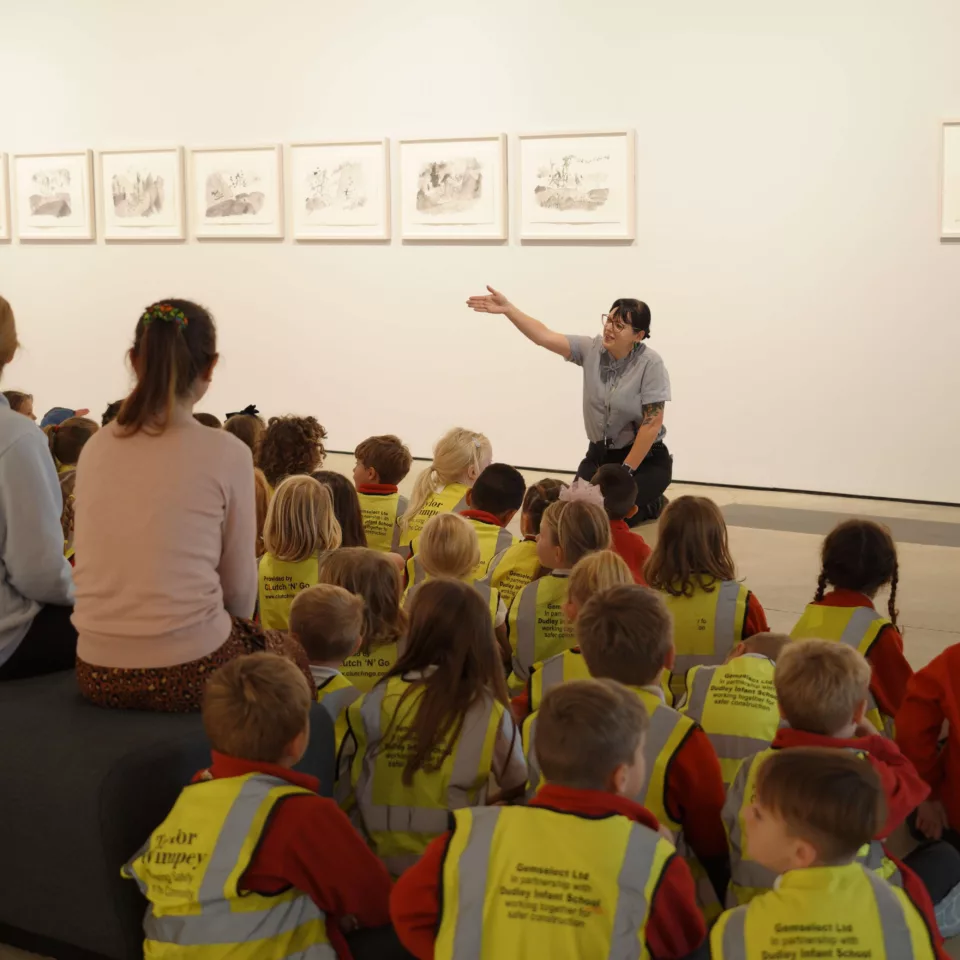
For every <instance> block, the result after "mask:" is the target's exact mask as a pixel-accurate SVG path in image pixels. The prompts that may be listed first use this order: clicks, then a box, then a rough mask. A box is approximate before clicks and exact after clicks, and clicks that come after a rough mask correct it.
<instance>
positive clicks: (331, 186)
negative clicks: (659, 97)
mask: <svg viewBox="0 0 960 960" xmlns="http://www.w3.org/2000/svg"><path fill="white" fill-rule="evenodd" d="M398 147H399V160H398V163H397V168H398V169H397V191H398V193H399V207H400V223H401V237H402V239H404V240H421V241H423V240H425V241H431V240H433V241H458V240H493V241H496V240H501V241H502V240H506V239H508V237H509V232H508V213H507V208H508V203H507V137H506V135H505V134H495V135H491V136H485V137H469V138H467V137H456V138H441V139H433V140H400V141H399V143H398ZM184 153H185V152H184V149H183V148H182V147H166V148H150V149H128V150H101V151H99V152H98V154H97V163H96V171H97V181H98V184H97V189H96V191H94V183H93V181H94V162H93V153H92V151H90V150H79V151H73V152H69V151H68V152H63V153H45V154H14V155H13V157H12V158H11V159H10V160H8V159H7V157H6V155H4V154H0V239H10V237H11V234H12V232H13V231H12V225H11V219H14V218H11V212H12V213H13V214H14V215H15V224H16V226H15V231H16V236H17V237H18V238H19V239H20V240H23V241H64V240H67V241H69V240H77V241H84V240H86V241H89V240H93V239H95V238H96V221H97V216H96V213H95V204H94V195H95V193H96V194H97V195H98V196H99V198H100V218H99V219H100V231H101V234H102V236H103V238H104V239H105V240H108V241H137V240H149V241H157V240H184V239H186V219H187V210H189V213H190V220H191V232H192V235H193V236H194V237H196V238H198V239H204V240H211V239H220V240H230V239H279V238H282V237H283V236H284V235H285V227H284V223H285V216H284V213H285V207H286V202H285V191H284V153H286V159H287V182H288V184H289V188H288V190H287V191H286V193H287V194H288V195H289V196H288V198H287V199H288V200H289V207H290V214H291V222H292V232H293V237H294V239H295V240H304V241H309V240H340V241H351V240H353V241H356V240H368V241H369V240H389V239H390V236H391V189H390V185H391V164H390V141H388V140H356V141H336V142H331V141H324V142H314V143H293V144H290V145H289V146H287V147H286V150H285V149H284V147H283V146H281V145H278V144H271V145H267V146H255V147H216V148H203V149H193V150H190V151H188V152H187V161H188V162H187V163H186V164H185V163H184ZM517 157H518V159H517V171H516V175H517V178H518V179H517V186H516V188H515V193H516V196H517V211H518V216H519V219H520V238H521V239H522V240H567V241H569V240H621V241H629V240H633V239H634V230H635V226H634V220H635V210H634V208H635V195H634V133H633V131H632V130H614V131H602V132H592V133H562V134H561V133H549V134H531V135H526V136H520V137H519V138H518V139H517ZM11 185H12V190H11V189H10V186H11ZM8 196H10V197H11V198H12V199H11V201H10V202H8V200H7V197H8Z"/></svg>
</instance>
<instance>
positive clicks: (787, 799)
mask: <svg viewBox="0 0 960 960" xmlns="http://www.w3.org/2000/svg"><path fill="white" fill-rule="evenodd" d="M884 819H885V811H884V800H883V791H882V789H881V786H880V778H879V776H878V775H877V772H876V770H875V769H874V768H873V767H872V766H871V765H870V763H868V762H867V761H866V760H863V759H859V758H858V757H857V756H856V755H854V754H852V753H849V752H845V751H841V750H824V749H811V748H807V749H796V750H784V751H780V752H777V753H774V754H773V755H772V756H771V757H770V758H769V759H768V760H767V761H766V762H765V763H764V764H763V766H762V767H761V768H760V771H759V773H758V775H757V777H756V783H755V791H754V793H753V794H752V796H751V801H750V803H749V805H748V807H747V811H746V816H745V827H746V834H747V841H748V843H749V845H750V849H751V850H753V851H755V857H756V863H757V865H758V866H762V867H763V868H765V869H766V870H767V871H768V872H769V873H770V875H771V876H778V875H779V878H780V879H779V882H778V884H777V886H776V888H775V889H774V890H771V891H770V892H769V893H765V894H763V895H762V896H760V897H758V898H757V899H755V900H752V901H751V902H750V904H749V905H747V906H741V907H737V908H736V909H734V910H730V911H729V912H727V913H725V914H724V915H723V916H722V917H721V918H720V920H719V922H718V923H717V925H716V926H715V927H714V928H713V930H712V932H711V934H710V947H711V952H710V955H711V957H713V958H715V960H751V958H754V957H761V956H762V957H771V958H772V957H787V956H811V957H812V956H817V955H820V956H831V957H833V956H850V957H872V958H873V960H902V958H907V957H911V958H913V960H933V958H934V957H935V956H937V955H938V953H937V952H935V948H934V942H935V938H936V934H935V932H934V930H932V929H931V928H930V925H929V922H928V921H927V920H926V919H925V918H924V917H923V916H922V915H921V913H920V912H919V911H918V910H917V909H916V907H915V906H914V905H913V904H912V903H911V902H910V900H909V898H908V897H907V896H906V894H905V893H904V891H902V890H898V889H896V888H895V887H893V886H891V885H890V884H888V883H885V882H884V881H883V880H881V879H880V878H879V877H877V875H876V874H874V873H872V872H870V871H869V870H867V869H865V868H864V866H863V865H862V864H861V863H859V862H858V861H857V852H858V850H859V849H860V848H861V847H862V846H864V845H865V844H869V843H870V839H871V838H872V837H873V836H874V835H875V834H876V833H877V832H878V830H879V829H881V824H882V822H883V821H884ZM835 945H836V946H835ZM841 945H843V946H841ZM786 947H789V948H790V950H789V951H788V950H787V949H784V948H786ZM804 947H806V948H807V949H806V950H804V949H803V948H804ZM845 948H846V949H845Z"/></svg>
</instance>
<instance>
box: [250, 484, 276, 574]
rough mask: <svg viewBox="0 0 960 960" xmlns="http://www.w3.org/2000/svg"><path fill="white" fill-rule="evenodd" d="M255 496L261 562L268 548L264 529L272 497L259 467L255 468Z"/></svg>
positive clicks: (257, 552) (258, 557)
mask: <svg viewBox="0 0 960 960" xmlns="http://www.w3.org/2000/svg"><path fill="white" fill-rule="evenodd" d="M253 496H254V500H255V502H256V509H257V545H256V555H257V559H258V560H259V559H260V558H261V557H262V556H263V552H264V550H266V547H264V545H263V528H264V526H265V525H266V522H267V511H268V510H269V509H270V500H271V497H272V494H271V492H270V484H269V483H267V478H266V477H265V476H264V475H263V471H262V470H261V469H260V468H259V467H254V468H253Z"/></svg>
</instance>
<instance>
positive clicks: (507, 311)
mask: <svg viewBox="0 0 960 960" xmlns="http://www.w3.org/2000/svg"><path fill="white" fill-rule="evenodd" d="M487 290H489V291H490V292H489V294H486V295H484V296H480V297H470V299H469V300H467V306H468V307H469V308H470V309H471V310H474V311H476V312H477V313H502V314H503V315H504V316H505V317H506V318H507V319H508V320H509V321H510V322H511V323H512V324H513V325H514V326H515V327H516V328H517V329H518V330H519V331H520V332H521V333H522V334H523V335H524V336H525V337H526V338H527V339H528V340H530V341H532V342H533V343H535V344H536V345H537V346H538V347H544V348H545V349H547V350H549V351H550V352H551V353H556V354H559V356H561V357H563V359H564V360H569V359H570V341H569V340H567V338H566V337H565V336H564V335H563V334H562V333H557V332H556V331H555V330H551V329H550V328H549V327H548V326H547V325H546V324H543V323H541V322H540V321H539V320H534V318H533V317H529V316H527V314H525V313H524V312H523V311H522V310H518V309H517V308H516V307H515V306H514V305H513V304H512V303H511V302H510V301H509V300H508V299H507V298H506V297H505V296H504V295H503V294H502V293H500V291H499V290H494V289H493V287H487Z"/></svg>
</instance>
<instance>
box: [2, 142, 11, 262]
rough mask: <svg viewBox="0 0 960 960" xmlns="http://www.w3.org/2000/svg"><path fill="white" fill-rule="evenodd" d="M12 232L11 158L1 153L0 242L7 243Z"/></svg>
mask: <svg viewBox="0 0 960 960" xmlns="http://www.w3.org/2000/svg"><path fill="white" fill-rule="evenodd" d="M10 234H11V231H10V160H9V158H8V156H7V154H5V153H0V243H7V242H8V241H9V240H10Z"/></svg>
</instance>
